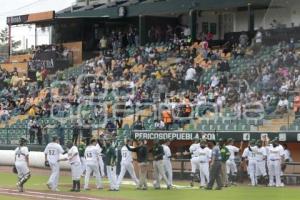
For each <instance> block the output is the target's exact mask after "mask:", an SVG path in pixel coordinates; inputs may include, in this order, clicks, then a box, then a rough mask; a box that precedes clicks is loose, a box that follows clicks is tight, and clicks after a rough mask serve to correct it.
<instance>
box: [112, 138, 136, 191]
mask: <svg viewBox="0 0 300 200" xmlns="http://www.w3.org/2000/svg"><path fill="white" fill-rule="evenodd" d="M125 143H127V145H129V146H130V143H131V141H130V140H127V141H125ZM121 156H122V160H121V171H120V174H119V176H118V179H117V185H118V187H117V188H120V185H121V182H122V180H123V177H124V175H125V173H126V171H128V173H129V175H130V176H131V178H132V180H133V181H134V182H135V184H136V186H137V187H138V185H139V180H138V179H137V177H136V174H135V171H134V167H133V164H132V161H133V159H132V154H131V152H130V151H129V150H128V148H127V147H126V145H123V147H122V148H121Z"/></svg>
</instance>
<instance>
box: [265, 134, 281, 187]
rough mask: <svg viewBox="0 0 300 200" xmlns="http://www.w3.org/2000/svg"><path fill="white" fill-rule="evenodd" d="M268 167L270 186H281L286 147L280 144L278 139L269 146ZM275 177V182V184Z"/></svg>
mask: <svg viewBox="0 0 300 200" xmlns="http://www.w3.org/2000/svg"><path fill="white" fill-rule="evenodd" d="M267 152H268V162H269V164H268V169H269V186H270V187H272V186H276V187H281V186H283V184H282V183H281V179H280V175H281V164H282V163H283V162H284V149H283V148H282V146H279V143H278V141H277V140H276V139H275V140H273V141H272V144H271V145H270V146H268V151H267ZM274 177H275V184H274Z"/></svg>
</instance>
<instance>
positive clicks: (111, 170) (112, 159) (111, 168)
mask: <svg viewBox="0 0 300 200" xmlns="http://www.w3.org/2000/svg"><path fill="white" fill-rule="evenodd" d="M105 143H106V146H105V149H106V151H105V161H106V172H107V178H108V180H109V185H110V189H109V191H119V186H118V183H117V175H116V170H117V169H116V158H117V156H116V150H115V147H113V145H112V144H111V141H110V140H106V141H105Z"/></svg>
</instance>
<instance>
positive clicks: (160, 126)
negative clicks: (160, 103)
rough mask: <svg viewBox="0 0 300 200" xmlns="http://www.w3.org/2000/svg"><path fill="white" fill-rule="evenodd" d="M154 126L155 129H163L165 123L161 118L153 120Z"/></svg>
mask: <svg viewBox="0 0 300 200" xmlns="http://www.w3.org/2000/svg"><path fill="white" fill-rule="evenodd" d="M154 128H155V129H156V130H164V129H165V123H164V121H163V120H154Z"/></svg>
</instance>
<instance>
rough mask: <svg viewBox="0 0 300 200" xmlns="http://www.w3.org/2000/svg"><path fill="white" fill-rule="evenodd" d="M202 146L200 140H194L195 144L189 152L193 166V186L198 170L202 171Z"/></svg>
mask: <svg viewBox="0 0 300 200" xmlns="http://www.w3.org/2000/svg"><path fill="white" fill-rule="evenodd" d="M199 148H200V144H199V139H197V138H196V139H194V143H193V144H192V145H191V146H190V148H189V151H190V155H191V166H192V172H191V177H192V182H191V186H192V187H193V186H194V178H195V175H196V170H197V169H199V170H200V162H199V154H198V153H199V152H198V150H199Z"/></svg>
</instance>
